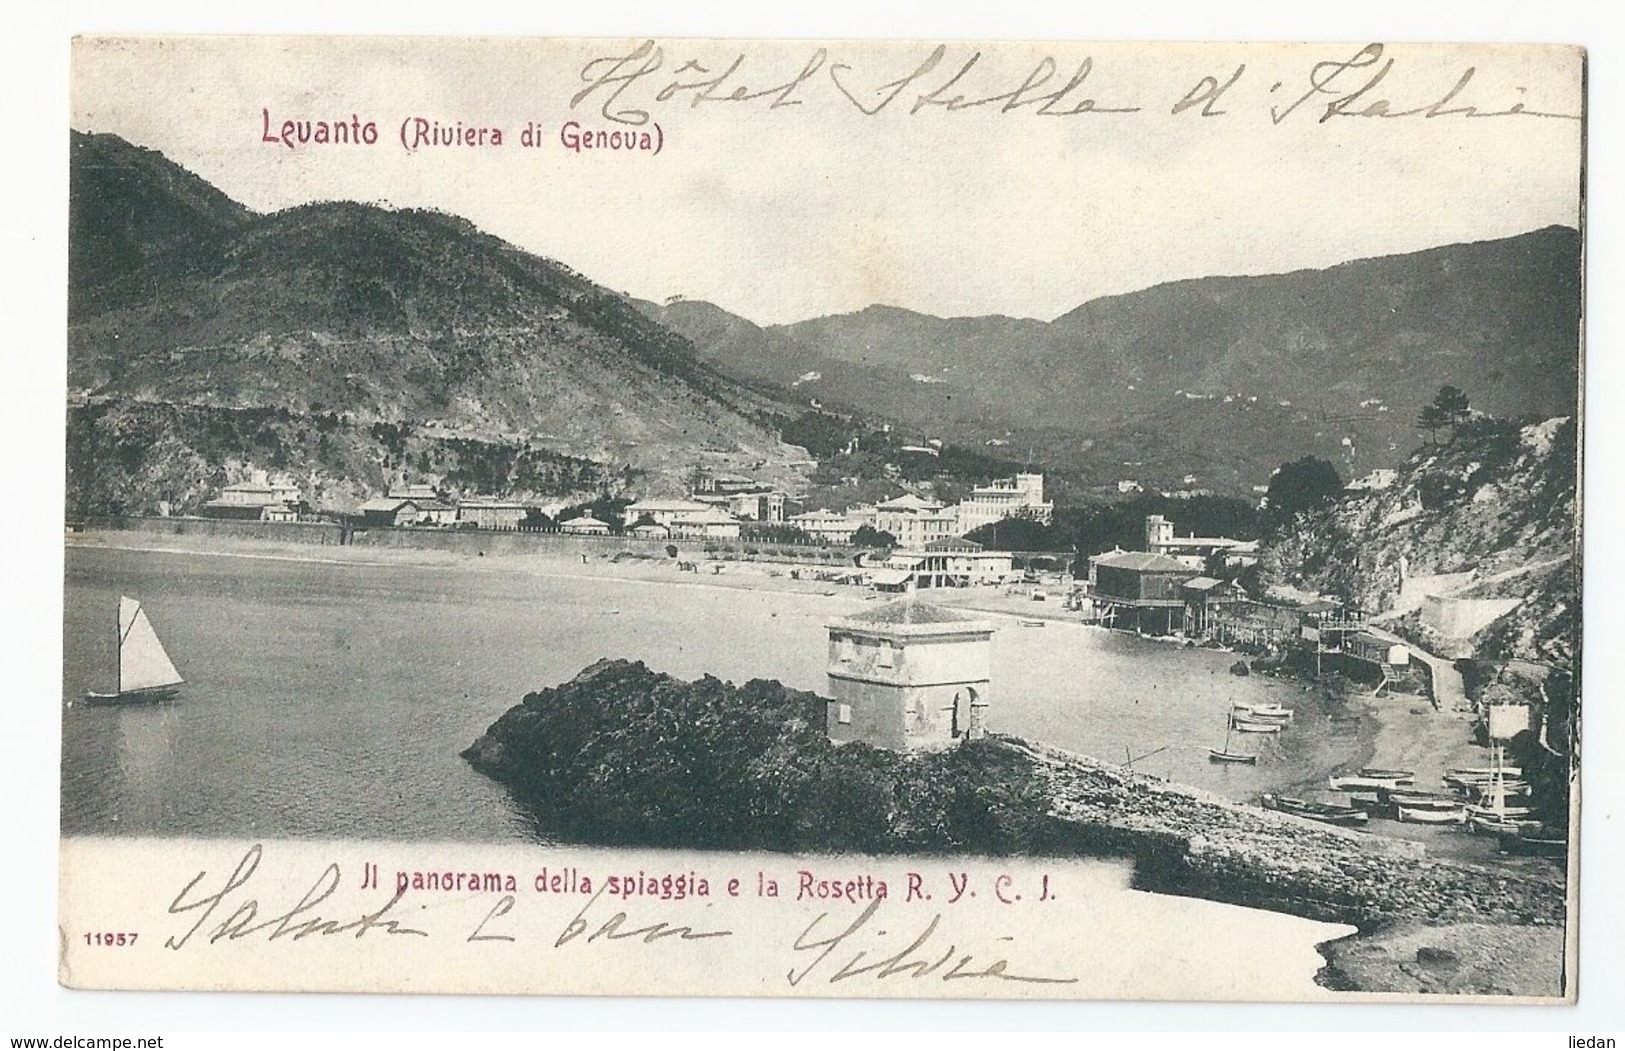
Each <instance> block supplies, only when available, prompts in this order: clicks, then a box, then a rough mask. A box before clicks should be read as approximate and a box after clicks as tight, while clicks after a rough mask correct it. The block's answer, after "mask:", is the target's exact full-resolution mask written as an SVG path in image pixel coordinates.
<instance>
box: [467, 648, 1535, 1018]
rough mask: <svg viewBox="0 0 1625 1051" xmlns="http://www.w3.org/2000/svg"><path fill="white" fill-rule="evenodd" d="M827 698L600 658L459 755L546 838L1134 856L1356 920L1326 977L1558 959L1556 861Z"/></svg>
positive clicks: (1471, 983)
mask: <svg viewBox="0 0 1625 1051" xmlns="http://www.w3.org/2000/svg"><path fill="white" fill-rule="evenodd" d="M825 705H826V702H825V700H824V699H823V698H822V697H819V696H818V695H816V694H812V693H808V692H804V691H798V690H792V689H789V688H787V687H785V686H783V685H782V684H780V683H777V682H770V681H764V680H753V681H751V682H748V683H746V684H744V685H743V686H734V685H733V684H731V683H725V682H722V681H721V680H718V679H715V678H711V677H709V676H708V677H705V678H702V679H700V680H698V681H695V682H682V681H681V680H678V679H675V678H673V677H671V676H669V675H663V674H659V673H656V672H652V671H650V670H649V669H648V668H646V667H645V666H644V665H642V664H641V663H633V662H628V661H618V660H616V661H600V662H599V663H597V664H594V665H592V666H591V667H589V668H587V669H586V670H584V671H583V672H581V674H579V675H578V676H576V677H575V678H574V679H572V680H571V681H569V682H567V683H564V684H563V685H561V686H557V687H553V688H550V689H545V690H541V691H538V692H535V693H532V694H529V695H528V696H526V697H525V699H524V701H523V702H522V703H521V704H519V705H517V706H516V707H514V708H512V709H511V710H509V711H508V712H507V713H505V714H504V715H503V716H502V717H501V718H499V719H498V720H497V721H496V722H495V723H493V724H492V725H491V727H490V728H489V729H488V730H487V731H486V732H485V733H484V734H483V735H481V737H480V738H479V740H477V741H476V742H475V743H474V744H473V745H472V746H471V747H470V748H468V749H467V750H466V751H465V752H464V753H463V755H464V757H465V758H466V759H468V761H469V762H470V763H472V764H473V765H474V766H475V767H476V768H478V769H479V770H481V771H483V772H485V773H486V774H488V775H489V776H491V777H493V778H495V779H497V780H499V781H501V782H503V783H504V784H505V785H507V786H508V788H509V790H510V791H511V792H512V793H513V794H514V796H515V797H516V798H517V799H518V800H519V801H520V802H521V803H523V804H524V805H526V806H527V807H528V808H529V809H531V810H532V811H533V812H534V813H535V814H536V816H537V819H538V820H539V821H540V822H541V824H542V826H543V827H544V828H547V829H549V830H550V831H551V832H552V833H553V834H554V835H556V836H558V837H559V838H560V839H566V840H574V841H579V842H586V843H593V844H602V845H634V844H635V845H644V846H662V847H687V848H727V849H765V850H784V851H800V852H825V853H827V852H849V851H856V852H864V853H880V854H885V853H904V852H909V853H938V852H958V853H975V854H995V855H998V854H1022V855H1035V856H1095V857H1118V858H1121V857H1128V858H1131V859H1133V860H1134V861H1135V872H1136V877H1135V879H1136V884H1137V885H1138V886H1140V887H1141V888H1142V889H1146V890H1152V891H1159V892H1163V893H1175V894H1184V895H1190V896H1195V897H1201V898H1207V899H1211V900H1218V901H1226V902H1231V903H1235V904H1241V905H1248V906H1253V907H1259V908H1267V909H1271V910H1275V911H1278V912H1285V913H1290V914H1294V915H1299V916H1304V917H1307V918H1311V919H1317V920H1327V921H1335V922H1343V923H1350V924H1354V925H1355V926H1357V927H1358V928H1359V929H1360V931H1361V934H1360V935H1356V936H1355V938H1354V939H1352V940H1347V939H1346V940H1344V942H1340V943H1333V946H1332V947H1331V949H1335V951H1336V954H1337V956H1336V957H1335V962H1336V963H1337V964H1338V965H1337V966H1333V967H1329V968H1328V971H1327V973H1326V975H1325V976H1324V978H1325V980H1326V984H1329V985H1333V986H1334V987H1351V986H1353V987H1359V988H1363V989H1388V988H1393V989H1394V990H1396V991H1415V990H1417V989H1423V990H1424V991H1425V990H1427V989H1432V988H1438V989H1439V990H1440V991H1455V992H1463V991H1465V992H1475V991H1476V992H1485V993H1493V992H1502V991H1507V990H1503V989H1502V988H1501V986H1500V985H1498V986H1496V988H1494V989H1491V988H1488V987H1481V986H1483V984H1484V983H1482V982H1478V981H1477V980H1476V979H1475V978H1473V975H1474V974H1475V973H1477V972H1476V971H1475V970H1473V968H1472V967H1463V968H1454V969H1452V968H1449V967H1445V964H1444V963H1441V962H1440V961H1445V963H1448V961H1449V960H1450V959H1465V958H1468V957H1467V956H1464V955H1463V951H1464V950H1462V948H1461V947H1460V946H1459V945H1458V946H1456V947H1454V948H1451V947H1446V946H1444V945H1442V944H1435V943H1434V942H1430V941H1429V937H1428V936H1429V932H1437V933H1438V935H1439V938H1438V939H1435V941H1447V940H1448V938H1449V937H1450V934H1449V932H1450V931H1461V930H1468V931H1476V930H1479V929H1480V928H1486V927H1487V928H1496V929H1500V928H1511V929H1515V930H1508V931H1507V932H1506V937H1505V938H1491V939H1489V940H1488V941H1487V942H1486V944H1488V943H1491V942H1493V943H1495V944H1499V943H1500V942H1501V941H1506V940H1507V939H1511V940H1512V941H1515V942H1517V943H1518V944H1523V943H1525V942H1530V941H1534V942H1538V943H1540V944H1542V945H1545V946H1547V947H1548V949H1551V950H1552V951H1553V952H1554V953H1555V958H1556V959H1557V960H1559V961H1560V960H1561V959H1562V952H1561V945H1562V931H1563V924H1564V922H1565V916H1566V906H1565V895H1564V877H1563V873H1562V872H1561V871H1560V870H1558V869H1557V868H1556V867H1555V866H1554V867H1552V868H1551V869H1550V870H1549V871H1540V872H1536V874H1533V875H1531V874H1528V873H1515V872H1510V871H1502V870H1500V869H1497V868H1495V867H1494V866H1491V865H1476V864H1469V863H1465V862H1457V861H1446V860H1439V859H1432V858H1429V857H1427V856H1426V855H1425V853H1424V851H1423V849H1422V848H1421V846H1420V845H1418V844H1415V843H1411V842H1407V841H1403V840H1394V839H1387V838H1384V837H1380V836H1373V835H1367V834H1365V833H1360V832H1350V831H1344V830H1341V829H1335V828H1331V827H1328V826H1325V825H1320V824H1316V823H1314V822H1310V821H1305V820H1302V819H1298V818H1294V817H1290V816H1287V815H1283V814H1279V813H1275V812H1272V811H1265V810H1262V809H1258V808H1256V807H1250V806H1245V805H1242V804H1238V803H1235V802H1232V801H1230V800H1226V799H1222V798H1220V797H1217V796H1213V795H1210V794H1208V793H1204V792H1200V791H1197V790H1195V789H1190V788H1185V787H1182V786H1178V785H1174V784H1170V783H1168V782H1165V781H1160V780H1158V779H1155V778H1150V777H1146V776H1144V775H1140V774H1135V773H1132V772H1130V771H1128V770H1125V769H1123V768H1122V767H1118V766H1113V765H1111V764H1106V763H1100V762H1098V761H1095V760H1093V759H1089V758H1087V757H1084V756H1079V755H1074V754H1071V753H1065V752H1061V751H1058V750H1056V749H1052V748H1047V747H1044V746H1041V745H1034V744H1030V743H1028V742H1024V741H1020V740H1018V739H1014V738H1006V737H991V738H988V739H985V740H981V741H975V742H969V743H967V744H965V745H962V746H961V747H958V748H955V749H952V750H950V751H947V752H941V753H935V754H920V755H903V754H898V753H894V752H888V751H882V750H878V749H874V748H870V747H867V746H865V745H860V744H852V745H844V746H841V747H838V748H837V747H836V746H834V745H832V744H831V743H830V742H829V740H828V738H827V737H826V736H825V734H824V728H823V723H824V711H825ZM1399 931H1404V932H1407V933H1406V938H1405V939H1402V940H1405V941H1406V944H1409V941H1413V940H1415V941H1419V944H1422V946H1423V948H1425V949H1427V952H1424V953H1423V954H1422V955H1423V956H1426V957H1428V960H1429V961H1432V962H1431V963H1428V961H1422V963H1428V966H1427V967H1422V969H1421V970H1420V971H1417V967H1418V966H1421V965H1420V964H1418V962H1417V959H1416V957H1415V952H1414V951H1413V952H1412V953H1411V955H1410V957H1407V958H1406V959H1405V960H1402V961H1399V962H1400V963H1404V964H1405V965H1406V966H1407V967H1409V968H1410V969H1411V971H1416V973H1418V974H1422V975H1423V978H1424V979H1427V980H1425V981H1424V980H1423V979H1416V980H1415V981H1413V980H1412V979H1411V978H1406V977H1404V976H1405V975H1406V974H1410V973H1411V971H1406V970H1404V969H1400V968H1398V967H1397V964H1396V965H1395V966H1394V967H1389V968H1388V969H1387V970H1386V971H1384V970H1382V969H1381V968H1378V967H1376V966H1375V965H1373V964H1372V962H1371V960H1370V959H1369V957H1370V956H1371V954H1372V953H1373V952H1376V949H1375V948H1373V946H1381V945H1386V944H1388V942H1391V941H1393V939H1394V937H1395V936H1396V935H1395V932H1399ZM1419 931H1420V932H1421V933H1417V932H1419ZM1362 939H1363V940H1362ZM1554 947H1555V948H1554ZM1331 949H1329V950H1328V956H1329V958H1332V957H1333V952H1332V951H1331ZM1418 951H1419V950H1418ZM1378 955H1379V956H1380V955H1381V953H1378ZM1470 955H1471V954H1470V953H1468V956H1470ZM1384 959H1387V958H1386V957H1384ZM1387 962H1388V963H1394V961H1393V960H1391V959H1387ZM1430 967H1431V969H1429V968H1430ZM1441 968H1442V970H1441ZM1444 971H1449V974H1448V975H1446V976H1445V977H1444V978H1439V975H1440V974H1443V972H1444ZM1548 971H1551V972H1552V973H1553V974H1559V975H1560V968H1557V969H1553V968H1544V969H1542V968H1536V969H1534V971H1529V970H1528V969H1527V968H1526V969H1525V972H1527V973H1525V977H1523V978H1518V977H1516V976H1509V975H1512V972H1504V973H1502V975H1501V977H1500V978H1498V981H1500V982H1501V983H1502V985H1506V984H1508V983H1510V984H1511V985H1512V986H1516V988H1513V989H1511V990H1510V991H1513V992H1517V993H1520V994H1522V995H1546V996H1556V995H1560V993H1561V991H1562V990H1561V986H1560V985H1559V986H1552V985H1551V984H1550V983H1549V981H1548V978H1549V977H1550V976H1549V975H1548V974H1547V972H1548ZM1536 972H1538V973H1536ZM1351 975H1352V976H1353V977H1351ZM1381 975H1387V977H1386V978H1384V977H1381ZM1413 978H1414V976H1413ZM1435 979H1437V980H1435ZM1429 982H1432V984H1429Z"/></svg>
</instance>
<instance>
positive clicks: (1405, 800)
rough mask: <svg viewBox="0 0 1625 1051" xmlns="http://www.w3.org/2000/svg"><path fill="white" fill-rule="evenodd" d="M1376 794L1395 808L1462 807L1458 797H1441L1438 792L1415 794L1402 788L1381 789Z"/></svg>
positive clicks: (1436, 808)
mask: <svg viewBox="0 0 1625 1051" xmlns="http://www.w3.org/2000/svg"><path fill="white" fill-rule="evenodd" d="M1377 791H1378V794H1379V795H1380V796H1381V798H1382V801H1383V802H1385V803H1392V804H1394V805H1396V806H1411V807H1432V808H1434V809H1435V810H1446V809H1449V808H1450V807H1459V806H1461V805H1462V800H1461V797H1460V796H1449V795H1443V794H1441V793H1438V792H1417V791H1414V790H1411V789H1404V788H1382V789H1378V790H1377Z"/></svg>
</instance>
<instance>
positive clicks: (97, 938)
mask: <svg viewBox="0 0 1625 1051" xmlns="http://www.w3.org/2000/svg"><path fill="white" fill-rule="evenodd" d="M85 944H86V945H134V944H135V933H134V932H133V931H132V932H130V933H123V932H119V933H116V934H115V933H107V934H103V933H91V932H88V931H87V932H86V933H85Z"/></svg>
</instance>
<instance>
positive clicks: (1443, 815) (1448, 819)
mask: <svg viewBox="0 0 1625 1051" xmlns="http://www.w3.org/2000/svg"><path fill="white" fill-rule="evenodd" d="M1399 820H1401V821H1408V822H1410V823H1411V824H1415V825H1459V824H1462V823H1463V822H1465V821H1466V820H1467V808H1466V807H1463V806H1459V805H1458V806H1456V807H1455V808H1454V809H1443V808H1440V809H1435V808H1433V807H1414V806H1407V805H1405V804H1404V803H1401V804H1399Z"/></svg>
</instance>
